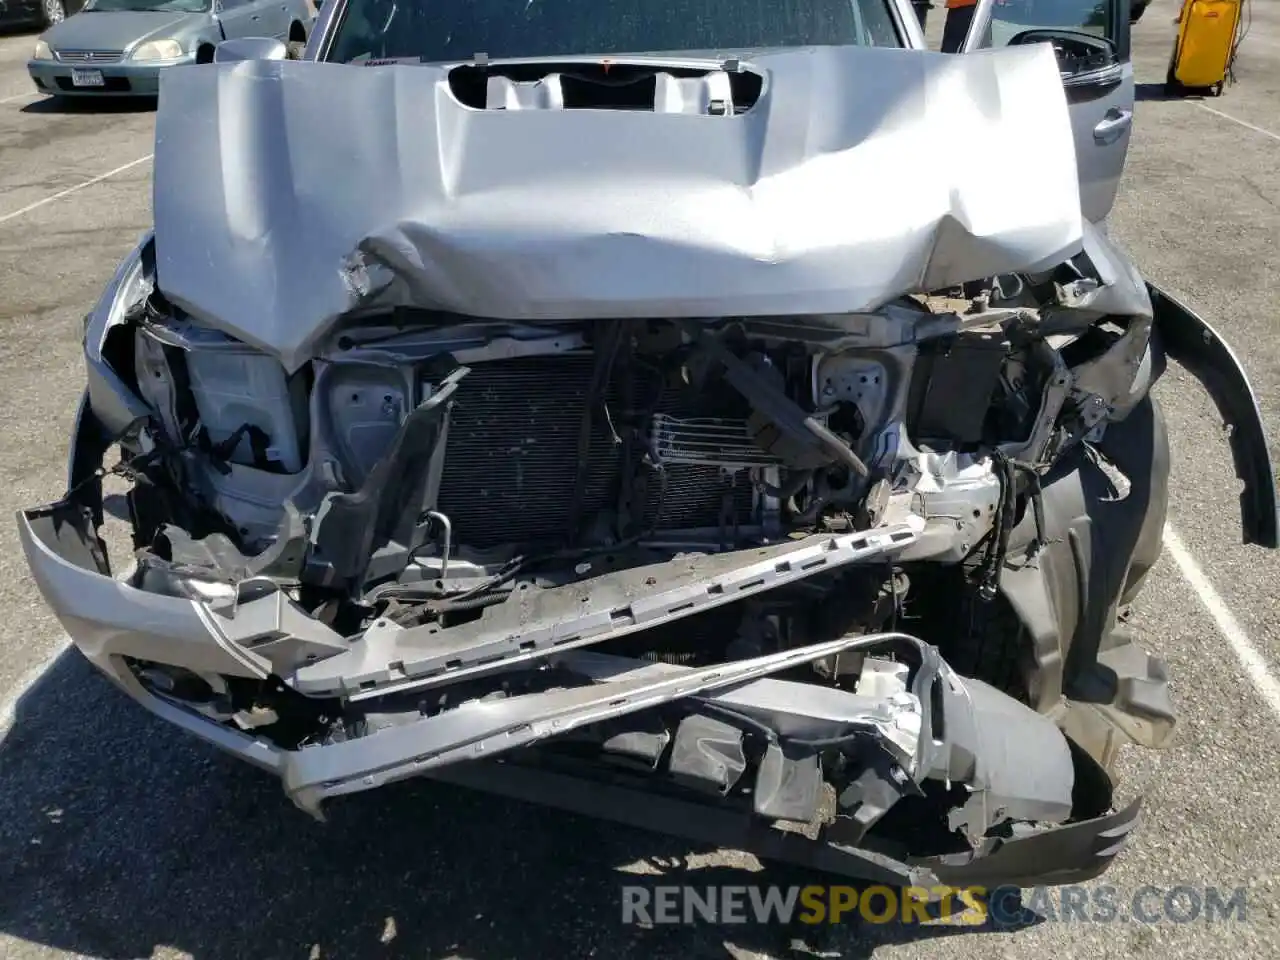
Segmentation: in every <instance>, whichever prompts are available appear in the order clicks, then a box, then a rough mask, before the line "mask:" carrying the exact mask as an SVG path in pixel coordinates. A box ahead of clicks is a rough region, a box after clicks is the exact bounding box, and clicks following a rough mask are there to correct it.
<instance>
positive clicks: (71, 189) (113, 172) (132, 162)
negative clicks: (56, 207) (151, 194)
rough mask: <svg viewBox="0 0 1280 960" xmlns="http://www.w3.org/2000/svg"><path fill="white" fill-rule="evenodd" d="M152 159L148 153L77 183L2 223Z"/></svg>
mask: <svg viewBox="0 0 1280 960" xmlns="http://www.w3.org/2000/svg"><path fill="white" fill-rule="evenodd" d="M151 157H152V154H150V153H148V154H147V155H146V156H145V157H139V158H138V159H137V160H130V161H129V162H128V163H126V164H123V165H122V166H119V167H116V168H115V169H114V170H108V171H107V172H106V173H100V174H98V176H96V177H93V178H92V179H90V180H86V181H85V182H84V183H77V184H76V185H75V186H74V187H67V189H65V190H59V191H58V192H57V193H55V194H53V195H51V196H48V197H45V198H44V199H43V200H37V201H36V202H35V203H29V204H27V205H26V206H25V207H22V208H21V209H18V210H14V211H13V212H12V213H6V214H3V215H0V223H6V222H8V221H10V220H13V219H15V218H17V217H20V216H22V215H23V214H24V213H30V212H31V211H32V210H39V209H40V208H41V207H43V206H44V205H45V204H47V203H53V201H55V200H61V199H62V198H63V197H68V196H70V195H71V194H73V193H75V192H76V191H78V190H83V189H84V188H85V187H92V186H93V185H94V184H95V183H101V182H102V181H103V180H106V179H107V178H108V177H114V176H115V175H116V174H117V173H124V172H125V171H126V170H129V169H131V168H133V167H136V166H137V165H138V164H140V163H146V162H147V161H148V160H150V159H151Z"/></svg>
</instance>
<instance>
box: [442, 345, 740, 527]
mask: <svg viewBox="0 0 1280 960" xmlns="http://www.w3.org/2000/svg"><path fill="white" fill-rule="evenodd" d="M592 362H593V361H592V358H591V357H590V356H589V355H561V356H552V357H545V356H544V357H529V358H521V359H513V360H502V361H493V362H490V363H483V364H476V365H475V366H473V367H472V369H471V372H470V373H469V374H468V375H467V376H466V377H465V378H464V379H463V380H462V383H461V385H460V386H459V389H458V391H457V393H456V394H455V403H454V408H453V413H452V416H451V418H450V422H449V441H448V446H447V447H446V452H445V461H444V476H443V480H442V483H441V488H440V497H439V501H438V508H439V509H440V511H441V512H442V513H444V514H446V515H447V516H448V517H449V520H450V522H451V523H452V525H453V541H454V543H457V544H460V545H466V546H471V547H479V548H483V547H488V546H493V545H496V544H500V543H512V542H517V543H529V542H553V543H554V542H557V541H560V540H561V539H563V538H564V536H565V534H566V532H567V530H568V527H569V523H570V509H571V503H570V501H571V500H572V499H573V491H574V480H575V474H576V472H577V463H578V429H579V425H580V422H581V418H582V411H583V407H584V405H585V404H586V402H587V401H586V397H587V391H588V389H589V387H590V383H591V371H592ZM636 377H637V382H636V383H634V384H633V389H634V394H633V396H636V397H652V396H653V395H654V394H653V392H652V391H654V390H655V389H660V387H659V385H658V383H657V381H656V379H655V378H654V377H653V376H648V377H645V375H644V374H636ZM616 379H617V378H616V377H615V381H616ZM641 381H642V382H641ZM622 396H623V393H622V390H621V385H620V384H618V383H616V382H613V383H611V384H610V389H609V390H608V392H607V397H608V401H609V405H610V409H611V410H612V411H615V412H616V411H620V410H621V404H622ZM699 403H700V400H699V398H698V396H697V395H696V394H695V393H693V391H691V390H683V391H671V390H663V391H662V400H661V402H660V404H659V409H660V411H661V412H666V413H672V414H674V415H679V416H691V415H696V414H697V413H698V412H699V411H698V410H697V409H696V408H697V407H698V406H699ZM587 466H588V469H587V478H588V480H587V484H586V492H585V495H584V496H583V498H582V499H583V504H582V514H581V515H582V517H583V518H584V519H585V521H586V522H587V523H588V524H590V521H591V520H592V518H593V517H595V516H597V515H599V514H602V513H605V514H607V515H612V513H613V512H614V511H615V510H616V508H617V501H618V491H619V487H620V484H621V479H622V477H621V460H620V456H619V451H618V448H617V447H616V445H615V444H614V442H613V439H612V436H611V434H610V432H609V428H608V425H607V424H606V423H604V422H603V417H601V416H596V417H595V422H594V424H593V430H592V434H591V444H590V453H589V455H588V458H587ZM665 473H666V494H665V496H664V497H663V499H662V511H661V515H660V516H657V517H655V516H654V514H655V512H656V509H657V502H656V501H657V498H658V493H657V488H656V486H655V488H654V492H653V494H652V496H651V498H650V509H649V515H648V517H647V518H646V519H647V520H648V522H649V523H650V524H651V525H653V526H654V527H655V528H656V529H658V530H664V531H669V530H676V529H690V528H694V527H719V526H720V525H721V519H722V510H723V505H724V501H725V494H726V491H727V492H728V494H729V499H730V505H731V509H730V518H731V522H734V523H738V524H743V525H747V524H750V523H752V522H753V520H752V502H753V491H752V489H751V485H750V483H749V482H748V479H747V476H746V474H745V473H742V474H739V475H738V476H737V481H736V483H732V482H730V480H729V479H728V478H726V477H725V476H723V475H722V473H721V471H720V469H719V468H718V467H715V466H704V465H697V464H677V465H672V466H669V467H668V468H667V469H666V471H665Z"/></svg>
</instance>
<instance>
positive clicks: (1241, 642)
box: [1164, 524, 1280, 716]
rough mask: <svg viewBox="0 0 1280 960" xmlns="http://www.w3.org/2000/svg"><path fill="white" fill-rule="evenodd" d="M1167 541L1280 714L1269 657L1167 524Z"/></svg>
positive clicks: (1279, 684) (1278, 692)
mask: <svg viewBox="0 0 1280 960" xmlns="http://www.w3.org/2000/svg"><path fill="white" fill-rule="evenodd" d="M1164 545H1165V548H1166V549H1167V550H1168V551H1169V556H1171V557H1172V558H1173V562H1174V563H1176V564H1177V565H1178V571H1179V572H1180V573H1181V574H1182V577H1183V579H1184V580H1186V581H1187V583H1188V584H1190V586H1191V589H1192V590H1194V591H1195V592H1196V596H1197V597H1198V598H1199V599H1200V602H1201V603H1202V604H1203V605H1204V608H1205V610H1206V611H1208V613H1209V616H1211V617H1213V622H1214V623H1215V624H1216V625H1217V627H1218V630H1219V632H1220V633H1221V634H1222V635H1223V636H1224V637H1225V638H1226V640H1227V643H1229V644H1231V649H1232V650H1233V651H1235V655H1236V658H1237V659H1238V660H1239V661H1240V665H1241V666H1243V667H1244V670H1245V673H1247V674H1248V675H1249V679H1250V680H1251V681H1252V682H1253V685H1254V686H1255V687H1256V688H1257V690H1258V693H1259V694H1261V695H1262V699H1263V700H1264V701H1266V704H1267V706H1269V707H1270V708H1271V709H1272V710H1274V711H1275V713H1276V715H1277V716H1280V682H1277V681H1276V678H1275V677H1273V676H1272V675H1271V671H1270V670H1268V669H1267V661H1266V659H1265V658H1264V657H1263V656H1262V654H1261V653H1259V652H1258V648H1257V647H1255V646H1254V645H1253V642H1252V641H1251V640H1250V639H1249V636H1248V634H1246V633H1245V632H1244V628H1243V627H1241V626H1240V622H1239V621H1238V620H1236V618H1235V616H1234V615H1233V614H1232V612H1231V610H1230V609H1229V608H1228V607H1227V604H1226V601H1225V600H1223V599H1222V596H1221V595H1220V594H1219V593H1218V591H1217V590H1216V589H1215V588H1214V586H1213V584H1212V583H1210V582H1209V578H1208V577H1207V576H1205V572H1204V571H1203V570H1202V569H1200V564H1199V563H1197V562H1196V558H1195V557H1193V556H1192V555H1191V552H1190V551H1189V550H1188V549H1187V547H1186V545H1185V544H1184V543H1183V542H1182V538H1181V537H1180V536H1178V534H1177V532H1176V531H1175V530H1174V529H1173V527H1171V526H1169V525H1168V524H1166V525H1165V528H1164Z"/></svg>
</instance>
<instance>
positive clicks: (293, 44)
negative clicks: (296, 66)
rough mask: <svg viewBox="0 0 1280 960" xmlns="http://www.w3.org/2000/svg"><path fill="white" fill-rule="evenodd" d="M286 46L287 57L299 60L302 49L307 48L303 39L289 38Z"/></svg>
mask: <svg viewBox="0 0 1280 960" xmlns="http://www.w3.org/2000/svg"><path fill="white" fill-rule="evenodd" d="M286 46H287V47H288V48H289V59H290V60H301V59H302V54H303V51H305V50H306V49H307V41H305V40H290V41H289V42H288V43H287V44H286Z"/></svg>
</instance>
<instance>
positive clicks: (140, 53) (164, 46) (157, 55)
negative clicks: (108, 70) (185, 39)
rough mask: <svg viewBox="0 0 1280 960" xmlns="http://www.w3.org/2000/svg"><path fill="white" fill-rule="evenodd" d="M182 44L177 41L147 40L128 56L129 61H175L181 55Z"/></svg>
mask: <svg viewBox="0 0 1280 960" xmlns="http://www.w3.org/2000/svg"><path fill="white" fill-rule="evenodd" d="M183 52H184V51H183V49H182V44H180V43H179V42H178V41H177V40H148V41H147V42H146V43H140V44H138V46H137V49H135V50H134V51H133V53H132V54H130V56H129V59H131V60H144V61H145V60H177V59H178V58H179V57H181V56H182V54H183Z"/></svg>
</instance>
